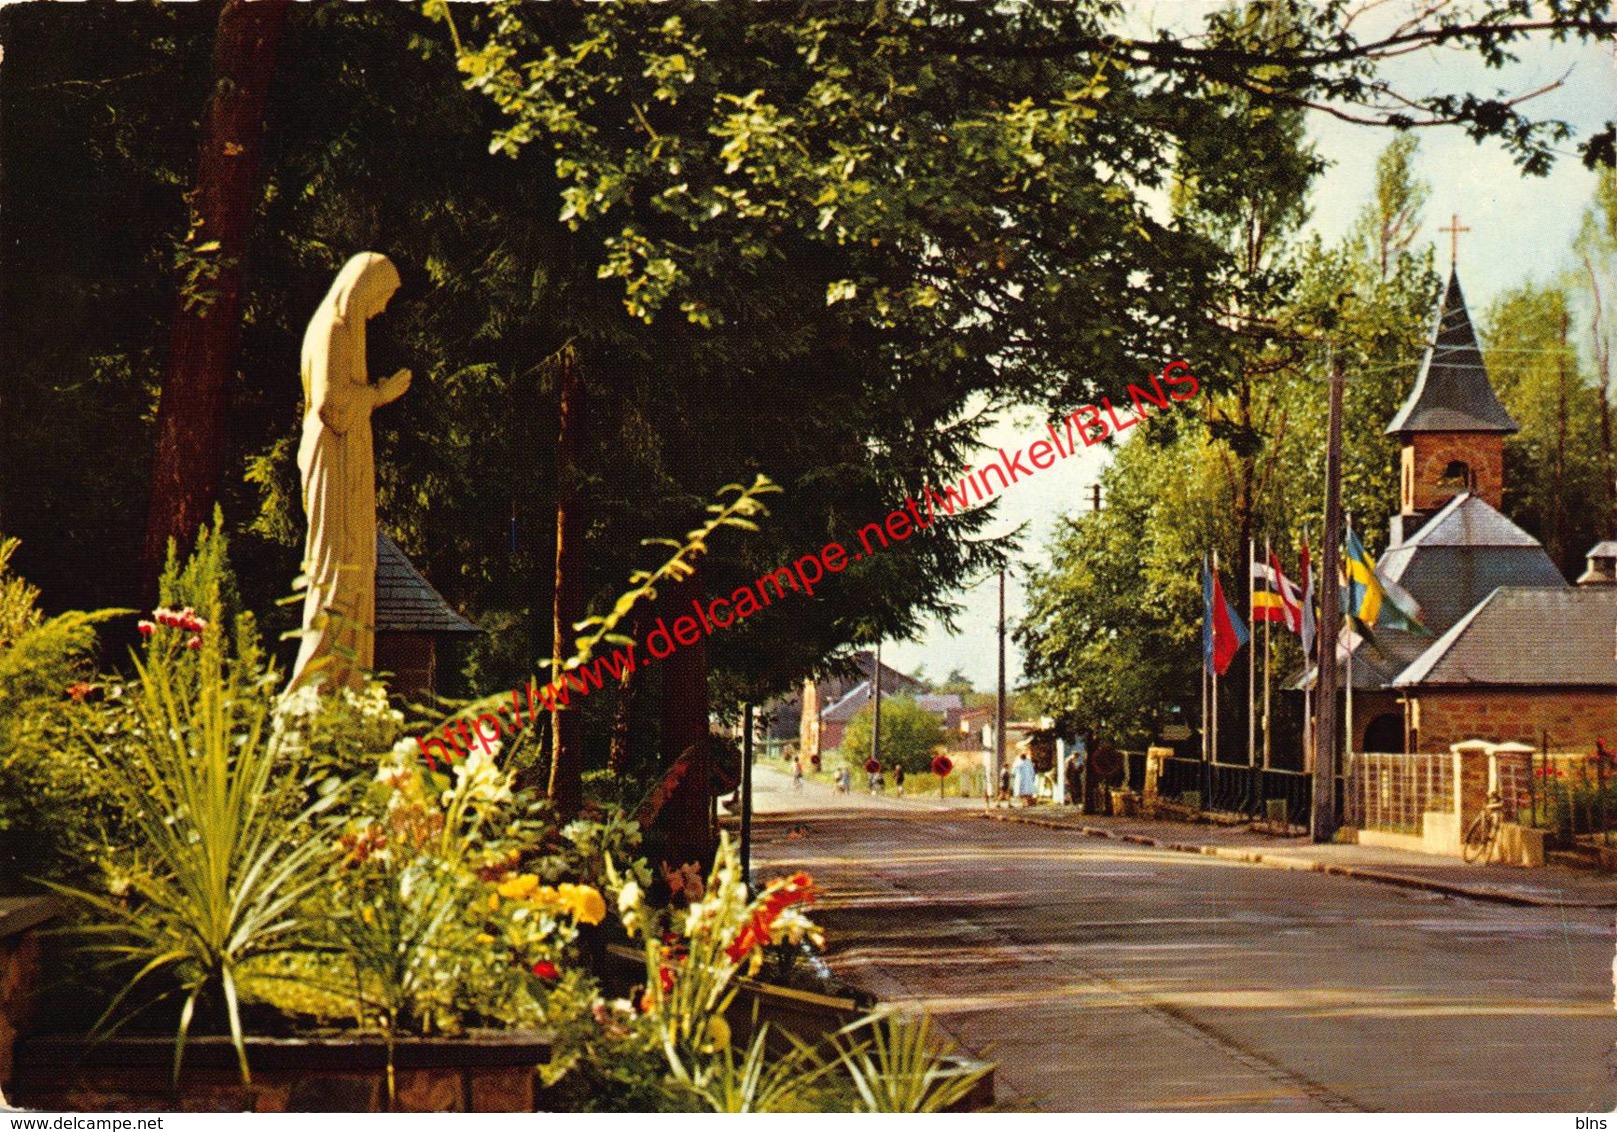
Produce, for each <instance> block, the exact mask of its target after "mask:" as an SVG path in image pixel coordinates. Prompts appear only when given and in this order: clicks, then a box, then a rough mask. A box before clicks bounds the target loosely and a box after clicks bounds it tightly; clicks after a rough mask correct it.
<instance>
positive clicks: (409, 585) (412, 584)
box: [375, 531, 482, 699]
mask: <svg viewBox="0 0 1617 1132" xmlns="http://www.w3.org/2000/svg"><path fill="white" fill-rule="evenodd" d="M480 632H482V630H481V629H479V628H478V627H477V626H476V625H473V624H472V623H471V622H470V621H468V620H466V618H464V617H462V616H461V615H460V614H458V613H456V612H455V611H454V610H453V609H451V608H449V603H448V602H446V601H445V600H444V599H443V595H442V594H440V593H439V592H438V591H437V590H435V589H433V588H432V583H431V582H429V581H427V579H426V578H425V577H423V576H422V574H421V571H419V570H417V569H416V568H415V567H414V566H413V565H411V563H410V560H409V559H408V558H406V557H405V556H404V551H402V550H400V549H399V545H398V543H396V542H394V541H393V540H392V539H390V538H388V537H387V536H386V535H384V534H383V533H382V532H381V531H377V532H376V660H375V664H376V671H377V672H379V673H386V674H387V687H388V691H389V692H391V693H392V694H393V695H394V696H399V697H403V698H405V699H409V698H411V697H417V696H422V695H432V694H434V693H435V692H437V690H438V644H439V642H440V641H443V640H444V639H446V638H452V637H455V636H458V635H460V634H463V633H480Z"/></svg>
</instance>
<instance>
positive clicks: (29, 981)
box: [0, 896, 61, 1096]
mask: <svg viewBox="0 0 1617 1132" xmlns="http://www.w3.org/2000/svg"><path fill="white" fill-rule="evenodd" d="M60 913H61V902H60V901H58V900H57V899H56V898H55V897H49V896H44V897H4V898H0V1090H5V1092H6V1095H7V1096H10V1084H11V1078H12V1072H13V1068H12V1063H13V1055H14V1049H15V1046H16V1042H17V1038H18V1036H19V1035H22V1034H26V1033H27V1032H28V1031H29V1029H30V1028H31V1027H32V1026H33V1024H34V1019H35V1015H36V1014H37V1013H38V1008H39V967H40V964H39V954H40V948H39V930H38V929H39V928H40V927H41V926H42V925H44V924H45V923H46V922H47V921H49V920H52V919H55V918H56V917H57V916H58V915H60Z"/></svg>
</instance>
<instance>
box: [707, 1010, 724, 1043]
mask: <svg viewBox="0 0 1617 1132" xmlns="http://www.w3.org/2000/svg"><path fill="white" fill-rule="evenodd" d="M707 1036H708V1039H709V1043H710V1044H711V1046H712V1048H713V1049H715V1050H721V1049H728V1048H729V1046H730V1023H728V1022H726V1021H725V1020H724V1015H722V1014H715V1015H713V1017H711V1018H709V1019H708V1020H707Z"/></svg>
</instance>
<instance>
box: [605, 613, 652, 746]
mask: <svg viewBox="0 0 1617 1132" xmlns="http://www.w3.org/2000/svg"><path fill="white" fill-rule="evenodd" d="M628 636H629V638H630V640H633V641H637V642H638V641H640V640H642V639H643V638H644V636H645V624H644V622H643V621H642V619H641V618H639V617H638V616H631V617H630V619H629V631H628ZM639 698H640V678H639V677H638V676H637V675H636V674H635V670H634V669H632V668H625V670H624V673H623V677H622V679H620V680H619V681H618V702H617V706H616V709H615V711H614V713H613V716H612V744H611V747H610V748H609V749H608V750H607V755H606V769H607V770H609V771H611V772H612V773H613V774H616V775H622V774H627V773H628V771H629V744H630V742H631V740H632V736H633V732H634V720H635V710H636V708H637V706H638V701H639Z"/></svg>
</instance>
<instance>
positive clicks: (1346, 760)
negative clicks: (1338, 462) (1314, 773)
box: [1342, 511, 1359, 816]
mask: <svg viewBox="0 0 1617 1132" xmlns="http://www.w3.org/2000/svg"><path fill="white" fill-rule="evenodd" d="M1347 531H1348V536H1349V537H1352V535H1353V512H1351V511H1349V512H1348V513H1347ZM1350 577H1351V575H1350ZM1352 595H1353V586H1352V584H1351V583H1350V584H1349V585H1348V596H1349V597H1352ZM1348 612H1349V614H1350V615H1351V613H1352V611H1351V610H1349V611H1348ZM1358 644H1359V636H1358V634H1357V633H1355V632H1354V631H1353V625H1352V622H1351V621H1350V622H1349V624H1348V654H1347V728H1346V730H1345V731H1344V732H1343V738H1342V744H1343V748H1342V755H1343V757H1342V776H1343V778H1344V779H1345V780H1346V781H1349V782H1351V781H1352V779H1353V654H1354V653H1355V652H1357V651H1358ZM1347 796H1348V794H1347V791H1344V793H1343V798H1344V799H1346V798H1347ZM1347 808H1348V804H1347V803H1344V805H1343V809H1347ZM1344 816H1346V815H1344Z"/></svg>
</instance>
